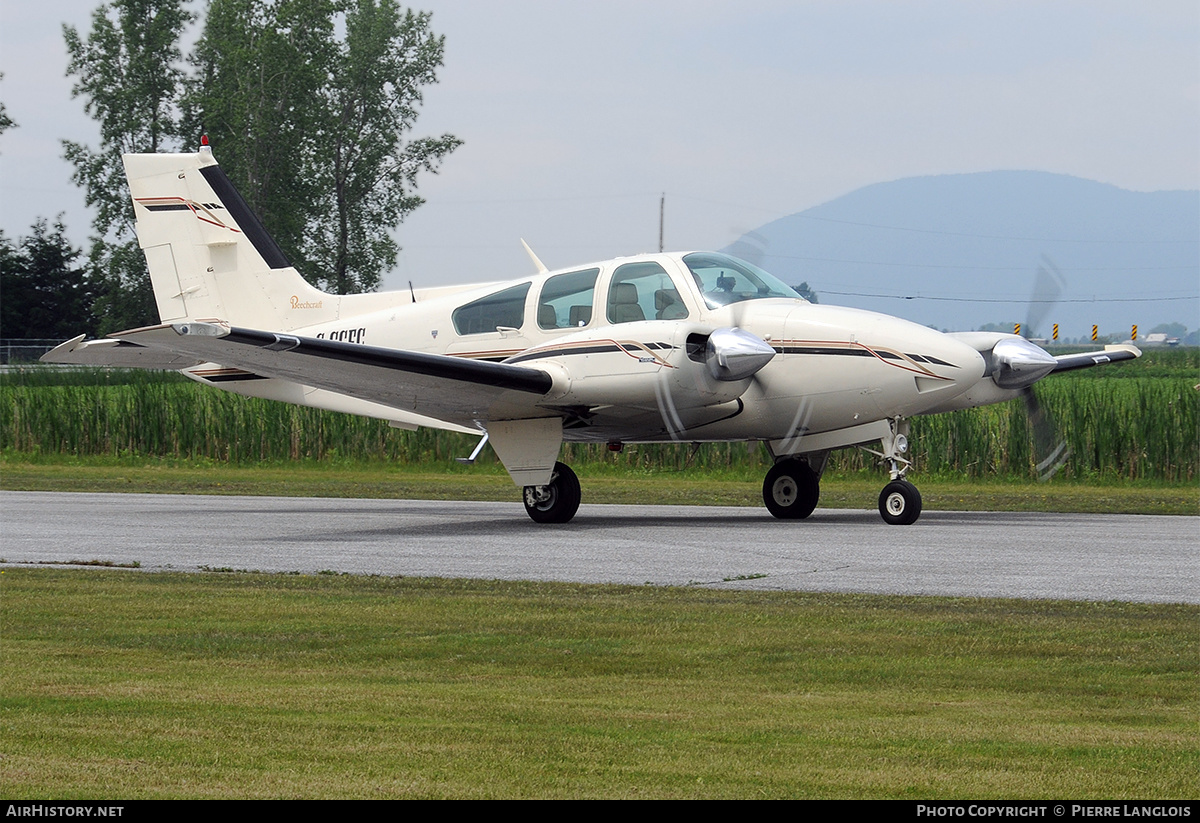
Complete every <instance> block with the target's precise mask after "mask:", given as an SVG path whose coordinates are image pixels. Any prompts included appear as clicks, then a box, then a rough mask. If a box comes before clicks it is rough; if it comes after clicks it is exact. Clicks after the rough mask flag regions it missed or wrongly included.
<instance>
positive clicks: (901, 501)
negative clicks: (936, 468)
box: [879, 480, 921, 526]
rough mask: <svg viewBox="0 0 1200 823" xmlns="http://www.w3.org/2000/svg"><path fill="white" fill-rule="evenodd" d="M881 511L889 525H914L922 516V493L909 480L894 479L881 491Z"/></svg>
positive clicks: (884, 520)
mask: <svg viewBox="0 0 1200 823" xmlns="http://www.w3.org/2000/svg"><path fill="white" fill-rule="evenodd" d="M879 513H880V514H881V515H883V522H885V523H887V524H889V525H892V526H909V525H912V524H913V523H916V522H917V518H918V517H920V516H921V493H920V492H919V491H917V487H916V486H914V485H913V484H912V483H909V482H908V481H907V480H893V481H892V482H891V483H888V484H887V485H886V486H884V487H883V491H881V492H880V493H879Z"/></svg>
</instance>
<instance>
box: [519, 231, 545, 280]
mask: <svg viewBox="0 0 1200 823" xmlns="http://www.w3.org/2000/svg"><path fill="white" fill-rule="evenodd" d="M521 245H522V246H524V247H525V253H526V254H528V255H529V259H530V260H532V261H533V265H535V266H537V270H538V274H545V273H546V272H548V271H550V269H548V268H546V264H545V263H543V262H542V261H541V260H538V256H537V255H536V254H534V253H533V249H531V248H529V244H528V243H526V242H525V238H524V237H522V238H521Z"/></svg>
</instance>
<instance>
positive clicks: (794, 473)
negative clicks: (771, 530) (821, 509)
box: [763, 458, 821, 520]
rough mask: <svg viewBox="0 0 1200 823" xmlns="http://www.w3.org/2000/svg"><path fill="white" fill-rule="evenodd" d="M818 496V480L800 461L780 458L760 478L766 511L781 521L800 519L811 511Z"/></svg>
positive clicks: (806, 464) (819, 487)
mask: <svg viewBox="0 0 1200 823" xmlns="http://www.w3.org/2000/svg"><path fill="white" fill-rule="evenodd" d="M820 496H821V485H820V479H819V478H818V477H817V473H816V472H815V471H813V470H812V467H810V466H809V465H808V463H806V462H804V461H803V460H796V459H794V458H789V459H787V460H780V461H779V462H778V463H776V464H775V465H774V466H772V467H771V470H770V471H769V472H767V478H766V479H765V480H763V502H764V503H766V504H767V511H769V512H771V514H773V515H775V516H776V517H778V518H780V519H782V520H802V519H804V518H805V517H808V516H809V515H810V514H812V513H813V509H815V508H816V507H817V500H818V498H820Z"/></svg>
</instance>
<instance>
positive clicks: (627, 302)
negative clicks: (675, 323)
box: [608, 261, 688, 323]
mask: <svg viewBox="0 0 1200 823" xmlns="http://www.w3.org/2000/svg"><path fill="white" fill-rule="evenodd" d="M687 316H688V310H687V306H685V305H684V304H683V300H682V299H681V298H680V297H679V290H678V289H676V288H675V283H674V282H672V280H671V276H670V275H669V274H667V273H666V271H665V270H664V269H663V267H662V266H660V265H658V264H657V263H654V262H652V261H647V262H644V263H626V264H625V265H623V266H620V267H619V268H618V269H617V270H616V271H615V272H613V277H612V282H611V283H610V284H609V287H608V322H610V323H633V322H636V321H638V320H679V319H681V318H684V317H687Z"/></svg>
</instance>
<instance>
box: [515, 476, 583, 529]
mask: <svg viewBox="0 0 1200 823" xmlns="http://www.w3.org/2000/svg"><path fill="white" fill-rule="evenodd" d="M542 492H544V493H542ZM521 497H522V499H523V500H524V502H525V511H526V513H528V514H529V516H530V518H532V519H533V520H534V522H536V523H566V522H568V521H569V520H570V519H571V518H572V517H574V516H575V512H577V511H578V510H579V501H580V499H581V498H582V493H581V492H580V489H579V478H578V477H576V476H575V472H573V471H571V467H570V466H568V465H567V464H566V463H555V464H554V471H553V472H552V473H551V474H550V483H549V484H548V485H546V486H526V487H525V490H524V493H523V494H522V495H521Z"/></svg>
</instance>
